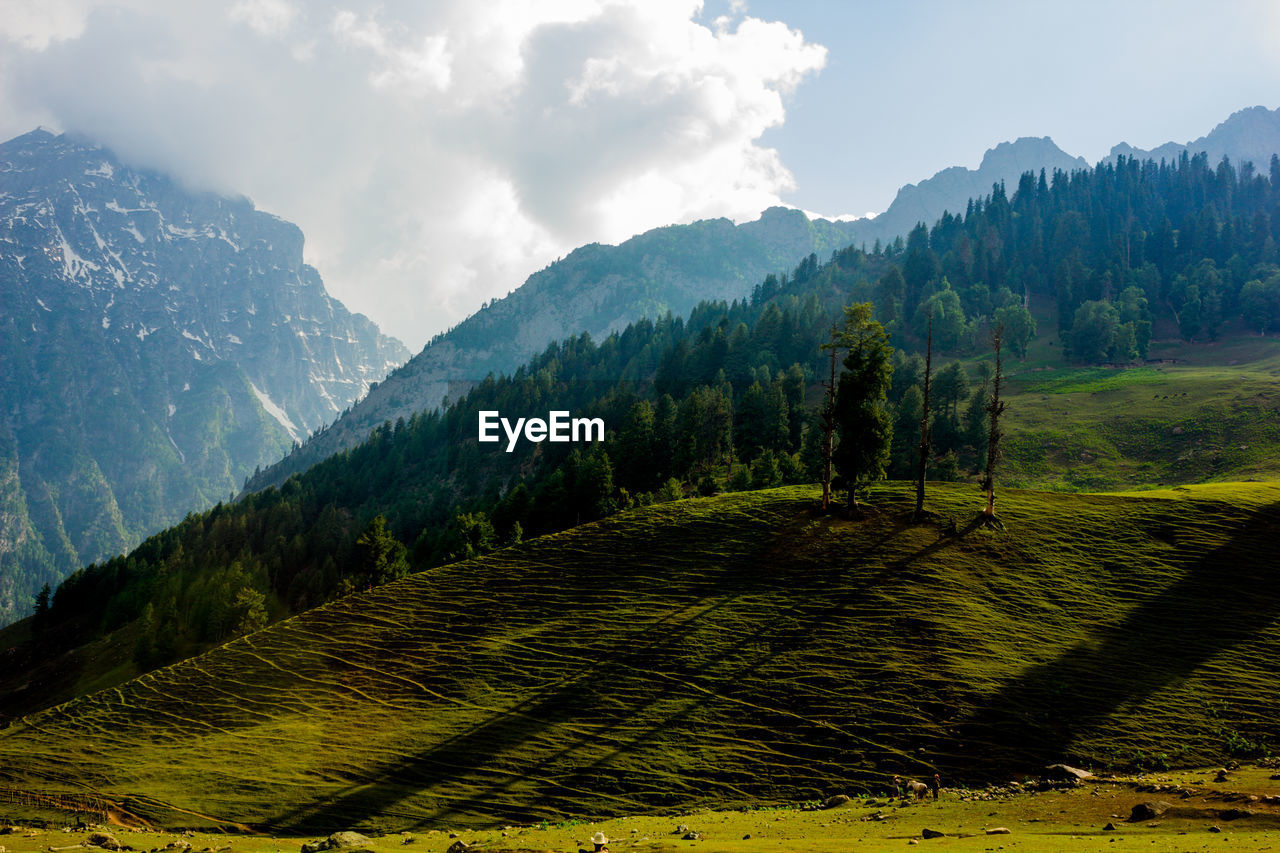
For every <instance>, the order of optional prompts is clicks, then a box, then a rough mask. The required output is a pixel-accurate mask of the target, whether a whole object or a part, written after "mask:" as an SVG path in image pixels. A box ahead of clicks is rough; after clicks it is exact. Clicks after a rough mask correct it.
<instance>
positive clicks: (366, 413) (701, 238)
mask: <svg viewBox="0 0 1280 853" xmlns="http://www.w3.org/2000/svg"><path fill="white" fill-rule="evenodd" d="M850 235H851V225H850V224H849V223H842V222H828V221H826V220H823V219H818V220H813V221H810V220H809V219H808V218H807V217H806V216H805V215H804V214H803V213H802V212H800V211H798V210H791V209H787V208H781V207H775V208H770V209H769V210H766V211H765V212H764V213H763V214H762V215H761V216H760V218H759V219H758V220H756V221H754V222H747V223H743V224H741V225H734V224H733V223H732V222H730V221H729V220H727V219H711V220H703V221H699V222H694V223H692V224H690V225H671V226H667V227H664V228H655V229H654V230H652V231H646V232H645V233H643V234H640V235H638V236H636V237H632V238H631V239H630V240H627V241H626V242H624V243H622V244H620V245H617V246H606V245H601V244H598V243H593V244H591V245H587V246H583V247H581V248H579V249H575V250H574V251H573V252H571V253H570V254H569V255H568V256H567V257H565V258H563V259H561V260H558V261H556V262H555V263H553V264H551V265H550V266H548V267H547V268H546V269H544V270H541V271H540V272H536V273H534V274H533V275H531V276H529V278H528V279H527V280H526V281H525V283H524V284H523V285H521V286H520V287H519V288H517V289H516V290H514V291H513V292H511V293H510V294H508V295H507V296H506V297H504V298H502V299H498V300H495V301H494V302H492V303H490V304H488V305H486V306H484V307H483V308H482V309H481V310H479V311H477V312H476V313H475V314H473V315H472V316H470V317H468V318H467V319H466V320H464V321H463V322H462V323H460V324H458V325H457V326H455V327H454V328H452V329H450V330H449V331H447V332H445V333H444V334H441V335H438V336H436V337H435V338H433V339H432V340H431V342H430V343H428V344H427V346H426V347H425V348H424V349H423V351H422V352H421V353H419V354H418V355H416V356H414V358H413V359H411V360H410V361H409V362H408V363H407V364H405V365H404V366H403V367H401V368H399V369H398V370H396V371H394V372H393V373H392V374H391V375H390V376H389V377H387V379H386V381H384V382H382V383H381V384H380V385H379V386H378V387H376V388H374V389H372V390H371V391H370V392H369V394H368V396H366V397H365V398H364V399H362V400H361V401H360V402H358V403H357V404H356V405H355V406H353V407H352V408H351V410H350V411H347V412H344V413H343V415H342V417H341V418H339V419H338V420H337V421H336V422H335V423H333V424H332V425H331V426H329V427H327V428H326V429H324V430H323V431H321V432H320V434H318V435H316V436H315V437H313V438H311V439H310V440H309V441H307V442H306V443H305V444H303V445H302V447H301V448H299V449H297V450H295V451H293V452H292V453H291V454H290V455H289V457H288V458H286V459H284V460H283V461H282V462H280V463H279V464H278V465H274V466H272V467H271V468H269V469H267V470H265V471H263V472H262V473H261V474H259V475H257V476H255V477H253V478H252V479H251V480H250V481H249V483H248V484H247V488H248V489H250V490H253V489H260V488H263V487H265V486H268V485H279V484H280V483H282V482H283V481H284V480H285V479H286V478H287V477H288V476H289V475H290V474H294V473H297V472H300V471H305V470H306V469H307V468H308V467H310V466H311V465H314V464H315V463H317V462H319V461H320V460H322V459H324V458H325V457H326V456H329V455H331V454H333V453H337V452H338V451H340V450H344V449H346V448H348V447H352V446H354V445H356V444H359V443H360V442H362V441H364V440H365V438H367V437H368V435H369V432H370V430H372V429H373V428H374V427H377V426H379V425H381V424H382V423H384V422H386V421H394V420H396V419H397V418H408V417H411V416H412V415H414V414H416V413H418V412H420V411H423V410H425V409H432V408H435V407H436V406H438V405H440V403H441V401H442V400H444V398H445V397H451V398H453V399H457V398H458V397H459V396H460V395H462V394H464V393H466V391H468V390H469V389H470V388H471V387H472V386H474V385H475V384H476V383H478V382H480V381H481V380H483V379H484V378H485V376H487V375H489V374H490V373H510V372H512V371H514V370H515V369H516V368H517V367H519V366H520V365H522V364H524V363H525V362H527V361H528V360H529V359H530V358H531V357H533V356H534V355H536V354H537V353H539V352H541V351H542V350H544V349H545V348H546V347H547V345H548V344H550V343H553V342H556V341H560V340H563V339H564V338H566V337H568V336H570V335H577V334H581V333H583V332H585V333H587V334H589V335H591V336H592V337H594V338H597V339H600V338H604V337H607V336H608V335H610V334H611V333H613V332H619V331H622V330H623V329H624V328H626V326H627V325H628V324H630V323H632V322H634V321H636V320H639V319H641V318H649V319H658V318H660V317H661V316H663V315H664V314H666V313H668V312H670V313H674V314H675V315H677V316H681V315H684V314H686V313H688V311H690V310H691V309H692V308H693V307H694V306H695V305H697V304H698V303H699V302H702V301H705V300H733V299H739V298H742V297H743V296H745V295H746V294H748V293H749V292H750V291H751V288H752V287H753V286H754V285H756V284H758V283H759V282H760V280H761V279H763V278H764V277H765V276H766V275H767V274H769V273H776V272H779V271H781V270H787V269H790V268H791V267H792V266H794V265H795V264H796V262H797V261H799V260H801V259H803V258H804V257H805V256H807V255H811V254H812V255H817V256H820V257H823V258H825V257H827V256H829V255H830V254H831V253H832V252H833V251H834V250H836V249H839V248H842V247H844V246H846V245H848V244H849V243H851V242H852V239H851V236H850Z"/></svg>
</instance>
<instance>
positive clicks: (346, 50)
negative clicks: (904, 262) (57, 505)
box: [0, 0, 1280, 351]
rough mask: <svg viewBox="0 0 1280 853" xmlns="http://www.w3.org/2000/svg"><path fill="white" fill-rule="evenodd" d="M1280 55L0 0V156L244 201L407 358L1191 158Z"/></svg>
mask: <svg viewBox="0 0 1280 853" xmlns="http://www.w3.org/2000/svg"><path fill="white" fill-rule="evenodd" d="M1278 43H1280V4H1276V3H1274V2H1271V0H1256V2H1255V0H1227V2H1224V3H1221V4H1215V6H1214V7H1213V8H1210V7H1209V6H1206V5H1204V4H1203V3H1190V2H1181V0H1163V2H1146V0H1128V2H1122V3H1114V2H1111V3H1103V2H1089V0H1084V2H1071V3H1064V2H1050V0H1044V2H1035V3H1027V2H995V0H986V1H985V2H984V0H975V2H965V3H961V2H944V0H907V1H906V2H888V0H876V2H856V0H844V1H843V2H841V0H706V2H698V0H487V2H484V3H478V2H474V0H428V2H422V0H416V2H408V0H403V2H398V0H306V2H303V0H220V2H214V0H184V2H182V3H173V2H171V0H0V137H3V138H5V139H8V138H10V137H12V136H16V135H18V134H21V133H25V132H27V131H29V130H31V129H33V128H34V127H36V126H37V125H43V126H45V127H48V128H50V129H53V130H58V131H68V132H74V133H78V134H82V135H85V136H88V137H90V138H92V139H95V140H98V141H100V142H101V143H103V144H105V145H107V146H108V147H110V148H112V149H113V150H114V151H115V152H116V154H117V155H118V156H120V157H121V158H122V159H123V160H125V161H126V162H128V163H131V164H133V165H136V166H142V167H146V168H151V169H157V170H161V171H165V172H169V173H171V174H173V175H174V176H175V177H177V178H178V179H179V180H181V181H183V182H184V183H186V184H188V185H189V186H191V187H193V188H197V189H212V190H215V191H219V192H225V193H230V194H243V195H247V196H249V197H250V198H252V199H253V200H254V202H255V203H256V204H257V206H258V207H259V208H260V209H262V210H267V211H269V212H271V213H274V214H276V215H279V216H282V217H284V218H285V219H289V220H291V221H293V222H296V223H297V224H298V225H300V226H301V227H302V229H303V232H304V233H305V234H306V237H307V244H306V250H305V255H306V260H307V262H308V263H311V264H313V265H314V266H316V267H317V268H318V269H319V270H320V273H321V275H322V276H323V277H324V280H325V283H326V286H327V288H328V289H329V291H330V292H331V293H332V294H333V295H335V296H336V297H338V298H339V299H341V300H342V301H343V302H344V303H345V304H346V305H347V306H348V307H349V308H351V309H352V310H355V311H359V312H361V313H364V314H366V315H368V316H369V317H371V318H372V319H373V320H375V321H376V322H377V323H378V324H379V325H380V326H381V327H382V328H383V330H384V331H386V332H388V333H390V334H393V335H396V336H397V337H399V338H400V339H401V340H403V341H404V342H405V343H406V344H408V345H409V347H410V348H411V349H412V350H414V351H417V350H418V349H419V348H421V346H422V345H423V344H424V343H425V342H426V341H427V340H428V339H429V338H430V337H431V336H432V335H433V334H435V333H437V332H440V331H443V330H445V329H447V328H449V327H451V326H453V325H455V324H456V323H458V322H459V321H461V320H462V319H464V318H465V317H466V316H468V315H469V314H471V313H472V312H474V311H475V310H477V309H478V308H480V307H481V305H482V304H483V303H485V302H486V301H488V300H489V299H492V298H495V297H501V296H503V295H505V294H506V293H508V292H509V291H511V290H512V289H514V288H516V287H518V286H519V285H520V284H521V283H522V282H523V281H524V280H525V278H526V277H527V276H528V275H530V274H531V273H533V272H535V271H537V270H539V269H541V268H543V267H544V266H546V265H547V264H548V263H550V262H552V261H554V260H555V259H557V258H559V257H562V256H564V255H566V254H568V253H569V252H570V251H572V249H573V248H575V247H577V246H580V245H583V244H585V243H589V242H596V241H598V242H605V243H617V242H620V241H622V240H625V239H626V238H627V237H629V236H631V235H633V234H636V233H639V232H641V231H644V230H647V229H649V228H654V227H658V226H661V225H667V224H671V223H677V222H690V221H693V220H695V219H700V218H706V217H714V216H727V217H730V218H732V219H734V220H735V221H747V220H751V219H754V218H756V217H757V216H758V215H759V213H760V211H762V210H763V209H765V208H766V207H769V206H771V205H774V204H786V205H790V206H794V207H799V208H801V209H803V210H805V211H808V212H810V213H811V214H815V215H823V216H828V217H838V216H846V217H848V216H860V215H865V214H868V213H876V212H879V211H882V210H884V209H885V208H886V207H887V206H888V205H889V203H890V202H891V201H892V200H893V197H894V194H895V192H896V191H897V189H898V187H900V186H902V185H903V184H906V183H915V182H918V181H920V180H922V179H924V178H927V177H929V176H931V175H933V174H934V173H935V172H937V171H939V170H941V169H943V168H946V167H948V166H953V165H963V166H970V167H975V166H977V164H978V162H979V161H980V160H981V158H982V155H983V153H984V152H985V151H986V150H987V149H988V148H991V147H993V146H994V145H996V144H997V143H999V142H1002V141H1006V140H1012V139H1016V138H1017V137H1020V136H1051V137H1052V138H1053V139H1054V141H1055V142H1057V143H1058V145H1059V146H1060V147H1062V148H1063V149H1064V150H1066V151H1067V152H1068V153H1070V154H1073V155H1080V156H1083V157H1085V158H1086V159H1087V160H1089V161H1091V162H1093V161H1096V160H1098V159H1099V158H1101V157H1103V156H1105V155H1106V154H1107V153H1108V151H1109V150H1110V148H1111V146H1112V145H1114V144H1116V143H1119V142H1121V141H1124V142H1129V143H1131V144H1133V145H1136V146H1138V147H1140V148H1151V147H1154V146H1156V145H1160V144H1162V143H1164V142H1169V141H1174V142H1187V141H1190V140H1192V139H1195V138H1197V137H1200V136H1203V135H1204V134H1206V133H1207V132H1209V130H1211V129H1212V128H1213V127H1214V126H1215V125H1216V124H1218V123H1219V122H1221V121H1222V120H1224V119H1225V118H1226V117H1227V116H1228V115H1230V114H1231V113H1232V112H1234V111H1236V110H1238V109H1241V108H1244V107H1247V106H1254V105H1259V104H1260V105H1263V106H1266V107H1268V108H1276V107H1278V106H1280V51H1276V50H1274V49H1273V45H1275V44H1278Z"/></svg>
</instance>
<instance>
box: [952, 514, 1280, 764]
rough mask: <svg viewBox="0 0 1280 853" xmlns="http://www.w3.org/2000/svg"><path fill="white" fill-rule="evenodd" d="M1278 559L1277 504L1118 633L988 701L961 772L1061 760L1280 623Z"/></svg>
mask: <svg viewBox="0 0 1280 853" xmlns="http://www.w3.org/2000/svg"><path fill="white" fill-rule="evenodd" d="M1278 554H1280V504H1272V505H1269V506H1266V507H1264V508H1261V509H1259V510H1257V511H1255V512H1253V513H1251V514H1250V515H1249V516H1247V517H1246V518H1245V520H1244V522H1243V524H1242V525H1241V527H1240V529H1239V530H1238V531H1237V532H1236V533H1235V534H1234V535H1232V537H1231V539H1230V540H1229V541H1228V542H1226V543H1225V544H1223V545H1222V546H1220V547H1218V548H1216V549H1214V550H1212V551H1210V552H1208V553H1206V554H1204V555H1203V556H1202V557H1200V558H1199V559H1197V560H1195V561H1194V562H1193V563H1191V565H1189V566H1188V568H1187V569H1186V571H1185V573H1184V574H1183V575H1182V577H1181V578H1180V579H1179V580H1177V581H1176V582H1174V583H1172V584H1170V585H1169V586H1167V587H1165V588H1164V589H1161V590H1159V591H1158V592H1156V593H1155V594H1153V595H1151V596H1150V597H1149V598H1146V599H1145V600H1143V601H1141V603H1139V604H1138V605H1137V606H1136V607H1134V608H1133V609H1132V610H1131V611H1130V612H1129V614H1128V615H1127V616H1126V617H1125V618H1124V619H1123V621H1121V622H1120V623H1119V624H1117V625H1115V626H1114V627H1112V628H1108V629H1104V630H1102V631H1100V632H1098V633H1097V634H1096V635H1094V636H1093V637H1092V638H1090V639H1089V640H1086V641H1082V642H1079V643H1076V644H1075V645H1074V646H1072V647H1071V648H1070V649H1068V650H1067V651H1065V652H1063V653H1062V654H1060V655H1059V656H1058V657H1056V658H1054V659H1053V660H1050V661H1047V662H1045V663H1041V664H1038V665H1035V666H1032V667H1030V668H1029V669H1027V670H1026V671H1025V672H1024V673H1022V674H1021V675H1019V676H1018V677H1016V678H1014V679H1012V680H1010V681H1009V682H1007V683H1006V684H1005V685H1004V686H1003V687H1002V688H1001V689H999V690H998V691H997V692H996V693H995V694H993V695H992V696H990V697H988V698H987V699H986V700H985V701H984V702H983V705H982V707H981V708H980V709H979V710H978V711H977V712H976V713H975V714H974V715H973V716H972V717H971V718H970V719H969V720H968V721H967V722H966V723H965V724H963V726H962V728H961V737H960V738H959V740H960V741H961V742H963V743H965V744H967V745H969V747H970V750H969V751H970V753H971V754H973V755H974V756H975V757H974V763H973V766H971V767H970V768H969V769H970V770H975V769H977V768H978V767H979V766H983V767H985V770H986V772H987V773H988V774H1003V773H1007V772H1010V771H1011V770H1024V771H1025V770H1028V769H1033V770H1038V769H1039V768H1040V767H1041V766H1043V765H1044V764H1047V763H1051V762H1057V761H1062V760H1064V758H1069V757H1070V755H1069V749H1070V746H1071V744H1072V741H1073V739H1074V738H1075V737H1076V735H1077V734H1078V733H1080V732H1082V731H1084V730H1086V729H1091V728H1093V727H1096V726H1105V723H1106V720H1107V718H1108V717H1110V716H1111V715H1113V714H1115V713H1116V712H1117V711H1120V710H1121V709H1122V708H1124V707H1126V706H1132V705H1136V704H1139V703H1141V702H1143V701H1144V700H1146V699H1148V698H1150V697H1151V696H1152V695H1154V694H1156V693H1158V692H1159V691H1161V690H1163V689H1165V688H1167V687H1170V686H1172V685H1175V684H1177V683H1178V682H1180V681H1183V680H1185V679H1187V678H1188V677H1190V676H1191V675H1192V674H1193V673H1195V672H1196V670H1197V669H1199V668H1200V667H1201V666H1202V665H1203V664H1204V663H1205V662H1206V661H1209V660H1210V659H1212V658H1214V657H1215V656H1217V655H1219V654H1221V653H1223V652H1226V651H1228V650H1230V649H1232V648H1235V647H1237V646H1240V645H1243V644H1247V643H1248V642H1249V641H1250V640H1251V639H1252V638H1253V637H1254V636H1255V635H1256V634H1257V633H1258V632H1259V631H1261V630H1263V629H1265V628H1267V627H1268V626H1270V625H1271V624H1272V623H1273V622H1274V621H1275V620H1276V618H1277V617H1278V616H1280V571H1278V570H1277V555H1278ZM979 744H982V745H984V748H983V749H982V750H981V752H980V753H979V752H978V751H977V750H975V749H974V747H976V746H977V745H979ZM1176 746H1177V745H1176V744H1169V745H1168V751H1170V752H1173V751H1174V750H1175V747H1176ZM1028 764H1030V765H1031V767H1030V768H1029V767H1028Z"/></svg>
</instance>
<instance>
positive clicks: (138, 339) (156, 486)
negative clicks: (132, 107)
mask: <svg viewBox="0 0 1280 853" xmlns="http://www.w3.org/2000/svg"><path fill="white" fill-rule="evenodd" d="M302 244H303V238H302V233H301V232H300V231H299V230H298V228H297V227H296V226H295V225H293V224H291V223H289V222H285V221H284V220H282V219H279V218H277V217H275V216H271V215H270V214H267V213H263V212H261V211H258V210H255V209H254V207H253V205H252V203H251V202H249V201H248V200H247V199H244V198H223V197H220V196H216V195H212V194H207V193H191V192H188V191H187V190H185V189H183V188H182V187H181V186H179V185H178V184H176V183H175V182H173V181H172V180H170V179H168V178H166V177H164V176H162V175H157V174H152V173H148V172H145V171H139V170H135V169H132V168H129V167H128V166H126V165H124V164H122V163H121V162H120V161H119V160H118V159H116V158H115V156H113V155H112V154H111V152H110V151H107V150H105V149H103V148H101V147H98V146H96V145H93V144H92V143H88V142H84V141H81V140H77V139H73V138H71V137H69V136H54V135H53V134H51V133H48V132H46V131H43V130H38V131H34V132H32V133H28V134H26V135H24V136H21V137H18V138H16V139H13V140H11V141H9V142H7V143H5V144H4V145H0V305H2V306H3V311H0V328H3V334H2V336H0V411H2V412H3V413H4V416H3V418H0V623H3V622H4V621H8V620H10V619H12V618H13V617H14V616H16V615H21V614H22V613H24V612H25V611H26V610H27V609H28V608H29V607H30V604H31V600H32V596H33V595H34V593H35V592H36V590H38V589H39V587H40V585H41V584H42V583H44V582H52V583H54V584H55V585H56V581H57V580H59V579H60V578H61V577H62V576H64V575H65V574H66V573H68V572H69V571H70V570H71V569H73V568H75V567H77V566H80V565H83V564H85V563H89V562H91V561H95V560H98V559H101V558H103V557H106V556H110V555H113V554H118V553H121V552H123V551H124V550H126V549H128V548H130V547H132V546H133V545H136V544H137V543H138V542H139V541H140V540H141V538H142V537H143V536H144V535H146V534H148V533H151V532H153V531H155V530H158V529H160V528H162V527H164V526H166V525H168V524H172V523H173V522H175V521H177V520H178V519H180V518H182V516H183V515H185V514H186V513H188V512H190V511H192V510H199V509H203V508H206V507H208V506H210V505H212V504H213V503H215V502H216V501H218V500H221V499H225V498H226V497H227V495H228V494H230V493H232V492H233V491H234V490H235V489H237V488H238V487H239V486H240V485H241V483H242V482H243V480H244V478H245V477H246V476H247V475H248V474H249V473H251V472H252V471H253V470H254V469H255V467H256V466H258V465H262V464H265V463H268V462H270V461H272V460H274V459H277V458H279V456H280V455H281V454H282V453H284V452H285V451H286V450H287V449H288V448H289V446H290V445H291V444H292V443H293V442H295V441H301V440H303V439H304V438H305V437H306V435H307V434H308V433H309V432H311V431H312V430H314V429H316V428H317V427H319V426H321V425H323V424H324V423H326V422H328V421H329V420H331V419H332V418H333V416H334V415H335V414H337V413H338V412H339V411H341V410H342V409H343V408H344V407H345V406H347V405H348V404H350V403H351V402H352V401H353V400H355V399H357V398H358V397H360V396H361V395H362V394H363V393H364V391H365V389H366V388H367V387H368V385H369V383H371V382H373V381H375V380H377V379H379V378H381V377H382V376H383V375H385V373H386V372H387V371H388V370H389V369H390V368H392V367H394V366H395V365H396V364H398V363H400V362H401V361H403V360H404V358H405V357H407V353H406V352H405V350H404V347H403V346H402V345H401V344H400V343H399V342H398V341H396V340H394V339H391V338H388V337H386V336H384V335H382V334H380V333H379V332H378V329H377V327H376V326H374V324H373V323H372V322H371V321H369V320H368V319H367V318H365V317H363V316H361V315H353V314H351V313H350V312H348V311H347V310H346V309H345V308H344V307H343V306H342V305H341V304H340V303H339V302H337V301H336V300H334V299H332V298H331V297H330V296H329V295H328V294H327V293H326V292H325V289H324V285H323V283H322V282H321V280H320V276H319V275H318V274H317V272H316V271H315V270H314V269H312V268H311V267H309V266H307V265H305V264H304V263H302Z"/></svg>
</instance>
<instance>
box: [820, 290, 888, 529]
mask: <svg viewBox="0 0 1280 853" xmlns="http://www.w3.org/2000/svg"><path fill="white" fill-rule="evenodd" d="M832 343H833V344H834V345H836V346H839V347H840V348H841V349H844V350H846V351H847V354H846V355H845V357H844V372H843V373H841V374H840V380H839V384H838V386H837V388H836V399H835V423H836V426H837V429H838V430H839V433H840V443H839V444H838V445H837V446H836V448H835V450H834V452H833V454H832V460H833V461H834V463H835V467H836V470H837V471H839V473H840V476H841V477H843V478H844V481H845V485H846V486H847V488H848V489H849V509H850V510H851V511H854V512H856V511H857V510H858V508H859V507H858V491H859V490H860V489H863V488H865V487H866V485H867V484H868V483H873V482H875V481H876V480H880V479H883V477H884V472H885V466H887V465H888V464H889V448H890V443H891V441H892V439H893V417H892V415H891V414H890V413H889V407H888V395H889V384H890V381H891V379H892V377H893V363H892V362H891V361H890V357H891V356H892V355H893V347H892V346H890V345H889V337H888V335H887V334H885V331H884V326H882V325H881V324H880V323H879V322H878V321H876V320H873V319H872V305H871V303H870V302H860V303H858V304H857V305H847V306H845V309H844V326H843V328H840V329H838V330H837V331H836V334H835V336H834V339H833V341H832Z"/></svg>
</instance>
